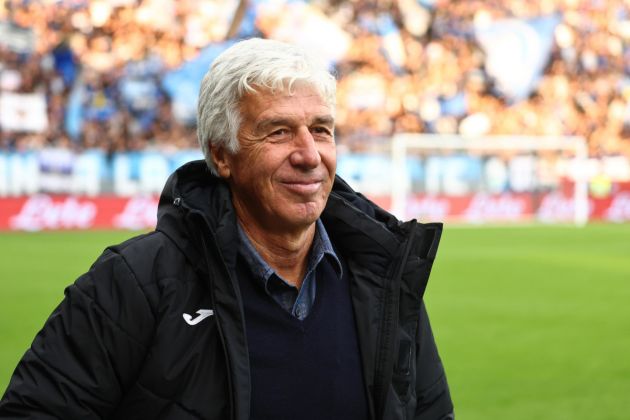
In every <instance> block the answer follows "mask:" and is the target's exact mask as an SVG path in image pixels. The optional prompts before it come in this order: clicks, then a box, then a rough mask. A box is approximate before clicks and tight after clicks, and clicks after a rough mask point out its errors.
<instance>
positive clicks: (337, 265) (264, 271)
mask: <svg viewBox="0 0 630 420" xmlns="http://www.w3.org/2000/svg"><path fill="white" fill-rule="evenodd" d="M237 225H238V236H239V239H240V241H239V246H238V251H239V253H240V254H241V255H242V256H243V257H244V258H245V261H247V264H248V265H249V267H250V269H251V270H252V272H253V273H254V275H255V276H257V277H260V278H261V279H262V280H263V281H264V283H265V284H266V283H267V281H268V280H269V278H271V276H273V275H274V274H275V275H276V276H277V277H278V278H280V279H282V277H280V276H279V275H278V274H277V273H276V272H275V271H274V269H273V268H271V266H270V265H269V264H267V262H266V261H265V260H264V259H263V258H262V257H261V256H260V254H259V253H258V251H256V248H254V245H253V244H252V243H251V241H250V240H249V237H248V236H247V234H246V233H245V231H244V230H243V228H242V227H241V225H240V224H239V223H237ZM324 257H327V258H328V259H329V261H330V262H331V264H332V265H333V267H334V269H335V271H336V272H337V275H338V276H339V277H341V274H342V268H341V262H340V261H339V257H338V256H337V254H336V253H335V250H334V248H333V245H332V242H331V241H330V238H329V237H328V232H326V228H325V227H324V224H323V223H322V221H321V220H320V219H317V222H315V235H314V237H313V245H312V247H311V252H310V253H309V257H308V263H307V266H306V273H307V275H308V273H311V272H312V271H313V270H315V268H316V267H317V266H318V265H319V263H320V262H321V261H322V259H323V258H324ZM283 281H284V280H283ZM285 283H286V282H285Z"/></svg>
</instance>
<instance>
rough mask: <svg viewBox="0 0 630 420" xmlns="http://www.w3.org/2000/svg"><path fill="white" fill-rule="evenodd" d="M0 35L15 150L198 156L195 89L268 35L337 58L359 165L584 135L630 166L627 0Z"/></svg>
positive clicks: (49, 20) (57, 19) (106, 8)
mask: <svg viewBox="0 0 630 420" xmlns="http://www.w3.org/2000/svg"><path fill="white" fill-rule="evenodd" d="M307 29H308V30H307ZM502 31H503V32H502ZM0 34H2V36H0V39H1V41H0V94H1V97H2V105H1V106H2V107H3V111H2V114H3V117H2V121H1V122H0V129H1V133H0V150H4V151H19V150H25V149H37V148H41V147H43V146H56V147H62V148H71V149H73V150H84V149H91V148H98V149H102V150H103V151H106V152H107V153H111V152H116V151H130V150H146V149H157V150H164V149H167V150H170V149H173V148H189V147H195V145H196V138H195V130H194V121H193V119H192V118H191V109H193V108H194V104H191V103H187V102H186V101H190V97H191V95H189V94H187V93H188V92H190V91H191V89H192V90H194V86H192V87H191V86H186V81H190V80H195V77H191V76H190V74H197V73H199V70H198V68H199V67H200V66H201V67H203V68H205V67H204V66H207V64H209V63H210V62H211V59H212V56H213V54H214V55H216V53H217V52H218V51H220V50H221V48H222V46H224V45H227V44H228V43H229V42H230V39H234V38H240V37H249V36H263V37H273V38H279V39H292V40H295V41H297V42H303V43H305V44H306V45H310V44H312V45H313V46H314V48H316V47H321V43H322V42H325V43H326V44H325V45H324V48H323V50H325V51H327V53H328V57H327V58H328V59H330V62H331V65H333V66H334V67H335V69H336V71H337V74H338V79H339V101H338V102H339V105H338V125H337V137H338V140H339V142H340V144H345V145H346V146H347V147H349V148H350V149H353V150H354V149H360V148H361V147H362V141H364V139H366V138H383V139H388V138H391V136H392V135H393V134H395V133H398V132H423V133H438V134H473V135H489V134H490V135H491V134H519V135H523V134H524V135H559V136H560V135H579V136H583V137H585V138H587V139H588V144H589V151H590V155H591V156H595V157H598V156H606V155H607V156H609V155H626V156H630V77H628V74H629V73H630V3H628V2H627V1H622V0H611V1H607V2H603V1H594V0H589V1H584V0H546V1H540V2H530V1H523V0H507V1H498V0H495V1H477V0H470V1H444V0H389V1H387V0H386V1H366V0H354V1H348V2H346V1H339V0H318V1H316V0H313V1H310V2H300V1H286V2H282V1H261V0H258V1H249V2H247V1H242V2H238V1H223V2H219V1H204V2H202V1H196V0H185V1H174V0H145V1H135V0H116V1H113V0H112V1H101V0H93V1H87V0H83V1H82V0H74V1H71V0H66V1H63V0H62V1H42V2H32V1H19V0H17V1H16V0H12V1H7V2H3V5H2V6H0ZM485 34H489V36H486V35H485ZM497 34H498V36H497ZM318 41H319V44H317V42H318ZM309 43H310V44H309ZM200 57H201V59H200ZM515 66H516V67H515ZM195 71H196V72H197V73H194V72H195ZM191 72H193V73H191ZM178 83H179V84H178ZM194 96H195V95H192V97H194Z"/></svg>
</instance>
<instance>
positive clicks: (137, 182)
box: [0, 0, 630, 419]
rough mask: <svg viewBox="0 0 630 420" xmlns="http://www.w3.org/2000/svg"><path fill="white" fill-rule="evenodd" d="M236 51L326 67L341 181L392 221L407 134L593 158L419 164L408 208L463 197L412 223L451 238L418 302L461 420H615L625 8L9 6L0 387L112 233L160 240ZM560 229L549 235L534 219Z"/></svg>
mask: <svg viewBox="0 0 630 420" xmlns="http://www.w3.org/2000/svg"><path fill="white" fill-rule="evenodd" d="M249 36H263V37H269V38H276V39H283V40H287V41H290V42H296V43H300V44H302V45H304V46H307V47H308V48H311V49H313V50H317V51H318V52H319V53H321V54H322V55H323V56H324V57H325V59H327V60H328V61H329V63H330V65H331V67H332V68H333V69H334V70H335V72H336V74H337V77H338V81H339V88H338V89H339V94H338V109H337V127H336V137H337V142H338V145H339V151H340V156H339V158H340V162H339V172H340V173H341V174H342V175H343V176H345V177H347V178H348V179H349V180H351V182H353V183H354V184H355V185H356V186H357V187H358V188H359V189H360V190H361V191H363V192H365V193H367V194H368V195H369V196H370V197H371V198H373V199H374V200H376V201H379V202H383V203H385V205H386V204H387V203H388V201H387V199H388V196H387V194H388V191H389V190H390V189H391V188H390V187H391V182H392V179H391V176H390V174H391V169H392V168H391V161H390V160H389V156H388V154H387V153H384V152H383V150H387V148H388V146H389V144H390V142H391V139H392V138H393V137H394V136H395V135H397V134H400V133H425V134H432V135H435V136H450V135H460V136H464V137H476V138H479V137H482V138H488V139H491V138H492V136H495V135H504V136H505V135H507V136H514V139H515V141H517V140H516V139H517V137H518V136H523V135H527V136H534V137H536V138H539V139H540V141H541V142H544V141H545V139H547V138H549V137H553V138H560V137H564V136H578V137H581V138H584V139H585V140H586V144H587V146H588V159H587V160H586V161H583V162H579V166H577V167H576V166H575V165H573V166H571V162H572V158H573V157H572V156H562V155H561V154H558V155H556V156H553V161H554V162H555V161H556V160H560V161H561V162H562V161H563V162H564V163H565V165H556V166H555V167H554V168H555V169H554V173H553V176H551V177H550V178H549V177H547V179H546V181H545V179H542V180H541V179H539V178H538V177H534V176H531V177H530V178H531V179H530V178H527V179H525V181H524V180H523V176H522V174H523V171H522V170H519V167H520V168H522V167H523V165H525V167H528V168H529V167H530V166H531V165H537V164H538V162H540V161H543V160H544V156H539V155H536V156H534V157H532V156H525V158H529V160H527V159H525V160H524V159H520V160H519V159H513V156H503V155H497V156H493V155H492V154H489V155H486V156H483V157H479V156H477V157H475V156H468V155H467V154H466V153H458V154H456V155H453V156H451V155H448V154H445V153H443V152H438V151H433V154H434V156H423V157H421V158H419V159H418V160H417V161H410V168H411V172H410V174H409V176H410V178H411V181H412V184H413V185H416V186H417V188H418V193H419V194H420V195H421V197H420V198H419V200H424V199H425V198H426V199H430V200H432V201H426V202H424V201H417V202H416V206H415V209H418V208H423V207H432V204H435V203H436V201H435V200H436V197H437V198H439V199H443V200H446V201H445V203H446V205H452V206H455V203H464V204H461V206H463V208H462V210H461V212H460V213H458V214H451V213H448V212H445V213H442V214H435V213H429V216H427V215H426V214H413V215H412V216H413V217H419V218H420V220H423V221H427V220H446V221H448V222H450V221H451V220H456V223H447V226H446V231H445V234H444V238H443V242H442V248H441V251H440V255H439V259H438V261H437V262H436V265H435V270H434V274H433V276H432V279H431V283H430V286H429V289H428V291H427V298H426V300H427V305H428V306H429V308H430V312H431V314H432V318H433V323H434V325H435V330H436V335H437V341H438V345H439V347H440V349H441V353H442V356H443V358H444V361H445V364H446V368H447V371H448V374H449V380H450V382H451V386H452V392H453V397H454V399H455V403H456V407H457V412H458V415H459V417H461V418H464V419H487V418H495V417H503V418H508V419H525V418H532V417H535V418H541V419H542V418H545V419H563V418H567V419H569V418H570V419H626V418H628V412H629V411H630V410H629V409H630V400H629V399H628V395H630V357H629V356H628V355H629V354H630V333H629V332H630V310H629V309H628V308H629V307H630V305H628V302H630V284H629V282H630V241H629V240H628V239H629V238H630V226H629V225H628V224H627V222H628V221H630V159H629V156H630V2H628V1H621V0H619V1H601V0H590V1H582V0H547V1H540V2H530V1H524V0H504V1H444V0H433V1H432V0H389V1H362V0H355V1H334V0H328V1H324V0H322V1H317V0H313V1H308V2H305V1H280V0H273V1H272V0H267V1H263V0H258V1H249V2H246V1H241V2H239V1H234V0H232V1H201V0H183V1H174V0H145V1H137V0H109V1H104V0H101V1H98V0H94V1H82V0H74V1H71V0H66V1H38V2H33V1H16V0H8V1H5V2H3V4H2V5H1V6H0V229H2V232H1V233H0V261H1V263H0V287H1V293H0V341H1V343H2V344H0V388H2V389H4V387H5V384H6V383H7V382H8V379H9V376H10V373H11V371H12V368H13V367H14V365H15V363H16V362H17V360H18V359H19V357H20V355H21V354H22V352H23V351H24V349H25V348H26V347H27V346H28V344H29V343H30V341H31V340H32V337H33V335H34V334H35V333H36V331H37V330H38V329H39V328H40V327H41V323H42V322H43V320H44V319H45V317H46V315H47V314H48V313H50V311H51V310H52V308H53V307H54V305H55V304H56V303H57V302H58V301H59V300H60V299H61V291H62V289H63V287H64V286H65V285H67V284H68V283H69V282H71V281H72V280H73V279H74V278H75V277H76V276H78V275H79V274H80V273H81V272H83V271H85V270H86V269H87V267H88V266H89V264H90V262H91V261H93V260H94V258H95V257H96V256H97V255H98V253H99V252H100V251H101V250H102V249H103V248H104V246H106V245H107V244H110V243H114V242H118V241H120V240H122V239H124V238H127V237H129V236H131V235H132V234H134V233H135V232H134V231H129V230H124V231H121V230H119V229H122V228H125V229H135V230H137V229H140V230H144V229H148V228H150V226H151V225H152V224H153V223H154V222H155V204H156V201H155V200H156V198H155V194H156V193H157V192H159V190H160V188H161V185H162V183H163V180H164V177H165V176H166V174H168V173H169V172H170V171H171V170H172V169H173V168H175V167H177V166H178V165H179V164H181V163H182V162H185V161H187V160H190V159H194V158H198V157H199V156H200V155H199V152H198V151H197V150H196V148H197V146H196V137H195V127H194V109H195V105H196V104H195V99H194V98H195V97H196V89H197V88H198V83H199V80H200V78H201V76H202V75H203V73H204V72H205V69H206V68H207V66H208V65H209V64H210V63H211V62H212V60H213V58H214V57H216V55H217V54H218V53H220V52H221V51H222V50H223V49H225V48H226V47H227V46H229V45H231V43H233V42H234V40H236V39H239V38H243V37H249ZM460 152H461V151H460ZM520 158H523V156H520ZM563 159H564V160H563ZM515 162H516V163H515ZM524 162H525V163H524ZM573 163H575V162H573ZM414 165H415V166H414ZM497 165H498V166H497ZM528 165H529V166H528ZM490 166H492V167H493V168H496V167H499V168H503V169H502V170H498V171H497V170H493V171H488V170H487V169H488V167H490ZM429 168H433V169H431V170H429ZM435 168H438V169H435ZM563 168H564V169H563ZM452 173H457V174H458V179H457V181H458V182H450V181H449V179H448V176H447V175H448V174H452ZM431 174H432V175H431ZM436 174H437V175H436ZM497 177H498V178H497ZM578 177H582V178H584V179H586V180H587V182H588V187H589V200H590V203H591V214H590V216H591V223H590V224H589V225H588V226H586V227H583V228H576V227H573V226H571V225H570V224H568V225H567V224H566V222H570V217H567V214H569V215H570V209H571V206H572V205H573V204H572V201H571V197H570V196H567V195H563V192H565V190H567V185H570V184H571V183H572V182H573V181H574V180H575V179H576V178H578ZM436 180H437V181H436ZM451 181H452V180H451ZM543 181H545V182H543ZM436 185H437V186H436ZM541 190H542V192H544V193H548V192H558V194H559V197H560V198H561V199H562V200H560V201H558V200H556V201H554V203H555V204H554V205H553V206H551V207H550V208H551V210H549V209H548V210H547V211H546V213H545V212H542V211H541V212H538V213H536V212H534V213H535V214H534V218H533V219H532V218H531V214H525V213H531V211H529V212H526V211H521V210H518V209H520V208H521V207H519V203H520V202H521V201H519V200H530V201H532V202H538V201H544V200H541V199H540V196H539V194H540V193H541ZM489 192H492V193H493V194H488V193H489ZM480 197H481V198H483V199H484V200H485V201H483V203H485V204H484V206H481V207H480V206H479V204H477V207H475V211H474V212H473V211H468V210H469V209H470V208H472V207H474V206H473V205H472V203H479V199H480ZM493 197H500V198H499V201H492V200H493ZM523 197H524V198H523ZM505 203H507V204H505ZM526 203H529V201H526ZM433 207H435V206H434V205H433ZM480 208H481V209H482V210H484V209H485V210H484V211H481V210H480ZM504 208H505V209H507V210H506V211H505V212H502V211H501V209H504ZM515 208H516V209H517V210H514V209H515ZM523 208H527V205H526V204H523ZM541 208H544V206H541ZM567 209H569V210H567ZM558 213H561V214H562V215H563V216H562V217H558V218H557V219H558V220H555V221H559V222H563V223H564V224H560V225H558V224H550V223H549V222H550V221H551V220H549V218H543V217H540V216H541V214H552V215H557V214H558ZM552 219H553V218H552ZM523 221H527V224H523V223H522V222H523ZM532 221H533V222H535V223H533V224H532ZM462 222H467V223H468V224H462ZM482 222H483V223H485V224H481V223H482ZM497 222H500V223H499V224H498V225H497ZM507 222H510V223H509V226H506V223H507ZM513 222H520V223H519V224H517V225H514V224H513ZM23 231H29V232H23ZM34 231H43V232H38V233H37V232H34Z"/></svg>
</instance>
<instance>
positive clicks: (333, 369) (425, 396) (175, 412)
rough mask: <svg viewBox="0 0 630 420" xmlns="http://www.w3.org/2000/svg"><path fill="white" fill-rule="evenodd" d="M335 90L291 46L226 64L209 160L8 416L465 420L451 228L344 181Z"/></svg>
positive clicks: (209, 102)
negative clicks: (440, 268)
mask: <svg viewBox="0 0 630 420" xmlns="http://www.w3.org/2000/svg"><path fill="white" fill-rule="evenodd" d="M334 98H335V81H334V78H333V77H332V76H331V75H330V74H329V73H328V71H327V70H326V68H325V67H323V66H322V65H321V64H319V63H318V62H317V61H316V60H314V59H312V58H310V57H309V56H308V55H307V54H306V53H305V52H304V51H302V50H300V49H298V48H296V47H294V46H290V45H287V44H283V43H279V42H275V41H269V40H261V39H251V40H247V41H243V42H240V43H237V44H235V45H234V46H232V47H231V48H230V49H228V50H227V51H225V52H224V53H223V54H222V55H221V56H220V57H218V58H217V59H216V61H215V63H214V64H213V66H212V68H211V69H210V70H209V72H208V74H207V75H206V77H205V79H204V81H203V83H202V86H201V94H200V98H199V110H198V135H199V141H200V143H201V147H202V149H203V152H204V155H205V158H206V161H205V162H192V163H189V164H187V165H185V166H183V167H182V168H180V169H179V170H177V171H176V172H175V173H174V174H173V175H172V176H171V177H170V179H169V181H168V182H167V184H166V186H165V188H164V192H163V194H162V197H161V199H160V207H159V210H158V225H157V228H156V230H155V232H152V233H149V234H146V235H142V236H140V237H137V238H134V239H131V240H129V241H127V242H125V243H123V244H121V245H118V246H115V247H111V248H109V249H107V250H106V251H105V252H104V254H103V255H102V256H101V257H100V258H99V259H98V261H97V262H96V263H95V264H94V265H93V266H92V267H91V269H90V270H89V271H88V272H87V273H86V274H85V275H83V276H81V277H80V278H79V279H78V280H77V281H76V282H75V284H74V285H72V286H70V287H68V289H67V290H66V296H65V299H64V300H63V302H62V303H61V304H60V306H59V307H58V308H57V309H56V310H55V311H54V313H53V314H52V315H51V317H50V318H49V319H48V321H47V323H46V325H45V326H44V328H43V329H42V331H41V332H40V333H39V334H38V335H37V337H36V338H35V340H34V342H33V345H32V347H31V348H30V349H29V350H28V351H27V353H26V354H25V355H24V357H23V358H22V360H21V361H20V363H19V365H18V367H17V369H16V371H15V373H14V375H13V377H12V379H11V383H10V385H9V387H8V389H7V391H6V393H5V395H4V397H3V399H2V402H1V403H0V417H1V418H25V417H29V418H38V419H48V418H63V419H90V418H112V419H189V418H190V419H237V420H245V419H296V420H297V419H344V420H349V419H412V418H414V419H452V418H453V414H452V412H453V407H452V403H451V399H450V395H449V391H448V385H447V383H446V379H445V375H444V370H443V368H442V364H441V362H440V359H439V357H438V354H437V350H436V346H435V342H434V340H433V336H432V333H431V328H430V325H429V320H428V318H427V314H426V311H425V308H424V305H423V302H422V295H423V293H424V289H425V286H426V283H427V280H428V277H429V272H430V269H431V265H432V262H433V260H434V258H435V253H436V250H437V245H438V242H439V237H440V233H441V225H439V224H424V225H423V224H419V223H416V222H415V221H412V222H406V223H401V222H399V221H398V220H396V219H395V218H394V217H393V216H391V215H390V214H388V213H386V212H385V211H383V210H382V209H380V208H378V207H376V206H375V205H374V204H372V203H371V202H370V201H368V200H366V199H365V198H364V197H363V196H361V195H360V194H357V193H355V192H354V191H353V190H352V189H351V188H350V187H349V186H348V185H347V184H345V183H344V182H343V181H342V180H341V179H339V178H336V177H335V162H336V155H335V140H334V115H335V107H334Z"/></svg>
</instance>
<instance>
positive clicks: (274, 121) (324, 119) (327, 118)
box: [256, 115, 335, 131]
mask: <svg viewBox="0 0 630 420" xmlns="http://www.w3.org/2000/svg"><path fill="white" fill-rule="evenodd" d="M279 125H286V126H292V125H295V120H293V119H291V118H269V119H264V120H262V121H260V122H259V123H258V124H256V130H257V131H264V130H266V129H267V128H269V127H275V126H279ZM309 125H327V126H330V127H333V126H334V125H335V119H334V118H333V117H332V116H331V115H319V116H316V117H315V118H313V120H312V121H311V122H310V124H309Z"/></svg>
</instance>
